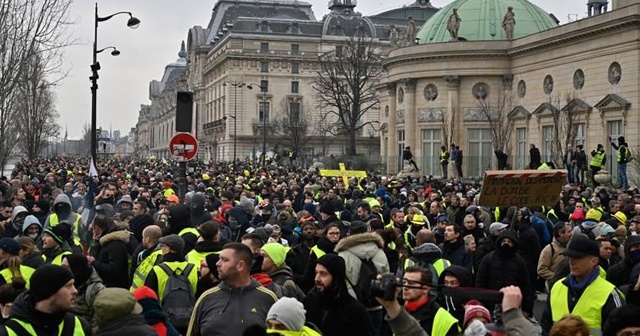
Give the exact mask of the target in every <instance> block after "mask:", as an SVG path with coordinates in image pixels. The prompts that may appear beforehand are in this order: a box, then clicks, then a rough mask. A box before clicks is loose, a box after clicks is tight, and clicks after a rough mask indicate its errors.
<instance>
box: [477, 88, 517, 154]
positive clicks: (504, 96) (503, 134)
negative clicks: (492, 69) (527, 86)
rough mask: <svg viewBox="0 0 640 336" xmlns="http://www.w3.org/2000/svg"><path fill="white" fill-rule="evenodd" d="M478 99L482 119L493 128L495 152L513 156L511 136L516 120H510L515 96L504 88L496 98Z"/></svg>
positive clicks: (492, 137) (492, 136) (492, 135)
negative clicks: (498, 151)
mask: <svg viewBox="0 0 640 336" xmlns="http://www.w3.org/2000/svg"><path fill="white" fill-rule="evenodd" d="M476 98H478V99H477V101H478V106H479V107H480V112H481V114H482V117H483V118H484V119H486V120H487V121H488V122H489V127H490V128H491V139H492V141H493V146H494V150H500V151H502V152H503V153H505V154H507V155H511V149H512V148H513V144H512V141H511V135H512V134H513V124H514V120H513V119H512V118H509V113H510V112H511V110H512V107H513V106H512V105H513V94H512V92H511V90H509V89H507V88H505V87H503V88H502V89H500V90H498V92H497V93H496V94H495V98H493V99H492V97H491V96H489V97H487V98H486V99H485V98H482V97H476Z"/></svg>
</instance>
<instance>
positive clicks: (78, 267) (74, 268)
mask: <svg viewBox="0 0 640 336" xmlns="http://www.w3.org/2000/svg"><path fill="white" fill-rule="evenodd" d="M64 258H65V259H67V262H68V263H69V268H70V269H71V273H73V277H74V279H76V281H75V284H76V287H80V286H81V285H82V284H84V283H85V282H87V280H89V278H90V277H91V273H93V269H92V268H91V266H89V263H88V262H87V257H85V256H83V255H81V254H68V255H66V256H65V257H64Z"/></svg>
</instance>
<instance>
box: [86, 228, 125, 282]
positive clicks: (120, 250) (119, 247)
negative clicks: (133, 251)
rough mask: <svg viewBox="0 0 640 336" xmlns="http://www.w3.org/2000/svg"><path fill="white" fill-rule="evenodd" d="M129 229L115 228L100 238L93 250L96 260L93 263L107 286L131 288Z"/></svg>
mask: <svg viewBox="0 0 640 336" xmlns="http://www.w3.org/2000/svg"><path fill="white" fill-rule="evenodd" d="M130 237H131V234H130V232H129V231H126V230H122V229H119V228H113V229H111V230H109V231H107V232H106V233H105V234H103V235H102V236H101V237H100V239H99V240H98V243H99V245H98V246H97V248H96V249H95V250H94V251H93V252H92V254H91V255H92V256H93V257H94V258H95V261H94V262H93V263H92V264H91V266H93V268H95V269H96V271H97V272H98V275H100V277H101V278H102V281H103V283H104V285H105V286H106V287H120V288H126V289H129V273H128V269H129V254H128V253H127V244H128V243H129V238H130Z"/></svg>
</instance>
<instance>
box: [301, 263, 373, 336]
mask: <svg viewBox="0 0 640 336" xmlns="http://www.w3.org/2000/svg"><path fill="white" fill-rule="evenodd" d="M303 304H304V308H305V310H306V311H307V321H308V322H312V323H313V324H315V325H316V326H318V328H320V331H322V334H323V335H324V336H337V335H355V336H358V335H362V336H370V335H373V326H372V325H371V321H370V320H369V316H368V315H367V311H366V309H365V307H364V306H363V305H362V304H361V303H360V302H358V300H356V299H355V298H353V297H352V296H351V295H349V292H348V290H347V283H346V267H345V263H344V259H342V257H339V256H337V255H334V254H327V255H324V256H322V257H321V258H320V259H318V262H317V263H316V266H315V287H314V288H313V290H312V291H311V292H309V295H307V296H306V297H305V299H304V301H303Z"/></svg>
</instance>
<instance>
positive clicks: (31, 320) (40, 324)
mask: <svg viewBox="0 0 640 336" xmlns="http://www.w3.org/2000/svg"><path fill="white" fill-rule="evenodd" d="M10 318H12V319H13V318H15V319H18V320H20V321H23V322H25V323H28V324H30V325H31V326H32V327H33V329H34V331H35V332H36V334H37V335H39V336H57V335H58V333H59V327H60V324H62V322H63V321H64V320H65V319H68V320H70V321H74V320H73V319H75V318H76V316H75V315H73V314H72V313H67V312H58V313H53V314H47V313H43V312H40V311H37V310H36V309H35V302H33V299H32V297H31V293H30V292H29V291H27V292H24V293H22V294H20V295H19V296H18V297H17V298H16V300H15V301H14V302H13V308H12V309H11V314H10ZM77 318H78V319H79V320H80V324H81V325H82V330H83V331H84V334H85V335H91V327H90V326H89V322H87V320H85V319H84V318H82V317H77ZM73 323H75V321H74V322H73ZM4 332H5V330H4V328H2V332H0V334H4Z"/></svg>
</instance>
